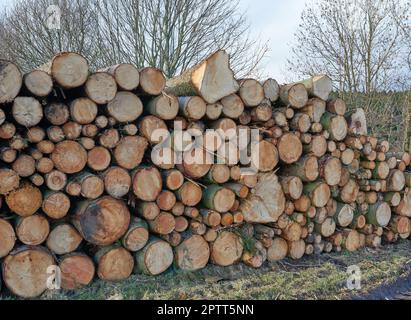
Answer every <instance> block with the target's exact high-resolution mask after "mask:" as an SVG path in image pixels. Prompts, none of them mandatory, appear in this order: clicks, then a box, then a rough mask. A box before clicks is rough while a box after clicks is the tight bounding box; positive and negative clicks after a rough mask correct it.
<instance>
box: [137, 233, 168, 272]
mask: <svg viewBox="0 0 411 320" xmlns="http://www.w3.org/2000/svg"><path fill="white" fill-rule="evenodd" d="M159 257H161V259H159ZM135 260H136V269H137V271H139V272H142V273H144V274H147V275H151V276H155V275H158V274H160V273H163V272H164V271H166V270H167V269H168V268H169V267H170V266H171V265H172V263H173V249H172V247H171V246H170V244H169V243H168V242H166V241H164V240H160V239H157V238H154V237H152V238H150V240H149V242H148V243H147V245H146V246H145V247H144V248H143V249H142V250H140V251H138V252H137V253H136V254H135Z"/></svg>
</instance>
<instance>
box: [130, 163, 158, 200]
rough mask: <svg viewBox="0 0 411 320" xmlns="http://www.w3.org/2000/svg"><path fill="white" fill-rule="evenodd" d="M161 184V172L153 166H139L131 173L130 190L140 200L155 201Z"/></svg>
mask: <svg viewBox="0 0 411 320" xmlns="http://www.w3.org/2000/svg"><path fill="white" fill-rule="evenodd" d="M162 186H163V181H162V178H161V174H160V172H159V171H158V169H157V168H155V167H146V168H145V167H140V168H138V169H136V170H135V171H134V172H133V174H132V190H133V193H134V194H135V195H136V196H137V198H139V199H140V200H143V201H155V200H156V199H157V197H158V195H159V194H160V192H161V190H162Z"/></svg>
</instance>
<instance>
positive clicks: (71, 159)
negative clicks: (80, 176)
mask: <svg viewBox="0 0 411 320" xmlns="http://www.w3.org/2000/svg"><path fill="white" fill-rule="evenodd" d="M51 159H52V160H53V162H54V165H55V167H56V168H57V169H58V170H60V171H61V172H63V173H69V174H71V173H76V172H79V171H81V170H83V168H84V167H85V166H86V163H87V152H86V150H84V148H83V147H82V146H81V145H80V144H79V143H77V142H75V141H63V142H60V143H58V144H57V145H56V147H55V149H54V151H53V153H52V154H51Z"/></svg>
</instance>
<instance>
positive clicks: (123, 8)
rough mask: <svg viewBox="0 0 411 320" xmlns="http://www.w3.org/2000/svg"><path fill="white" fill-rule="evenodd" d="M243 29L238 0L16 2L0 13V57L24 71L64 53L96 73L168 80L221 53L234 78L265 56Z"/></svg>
mask: <svg viewBox="0 0 411 320" xmlns="http://www.w3.org/2000/svg"><path fill="white" fill-rule="evenodd" d="M53 3H56V4H57V5H58V6H59V7H60V9H61V17H62V21H61V29H59V30H50V29H49V28H47V25H46V21H47V15H46V8H47V7H48V6H49V5H51V4H53ZM248 28H249V24H248V22H247V21H246V19H245V16H244V14H242V13H241V12H240V10H239V5H238V0H236V1H231V0H117V1H110V0H73V1H69V0H58V1H57V2H55V1H52V0H26V1H24V2H23V1H21V0H19V1H18V2H17V3H16V4H15V5H14V6H13V8H12V9H11V10H9V11H6V12H4V13H3V15H2V16H0V41H1V42H2V43H3V42H4V43H6V46H5V47H4V48H2V49H1V48H0V54H1V55H3V56H6V57H9V58H11V59H12V60H15V61H17V62H18V63H19V64H20V65H22V67H23V68H24V69H30V68H33V67H35V66H36V65H38V64H41V63H42V62H44V60H46V59H48V58H50V57H51V56H52V55H53V54H54V53H56V52H59V51H63V50H71V51H78V52H80V53H82V54H84V55H85V56H86V57H87V58H88V59H89V60H90V62H91V64H92V66H93V67H94V68H96V69H97V68H101V67H103V66H107V65H112V64H115V63H119V62H131V63H134V64H135V65H137V66H138V67H143V66H146V65H150V66H156V67H159V68H161V69H163V70H164V72H165V73H166V75H167V76H168V77H172V76H173V75H176V74H178V73H180V72H181V71H183V70H185V69H187V68H188V67H190V66H191V65H193V64H194V63H196V62H198V61H199V60H201V59H202V58H204V57H205V56H207V55H208V54H210V53H211V52H212V51H214V50H216V49H218V48H225V49H227V51H228V52H229V53H230V54H231V56H232V64H233V66H234V69H235V71H236V72H237V74H238V76H248V75H250V74H252V73H253V74H254V75H255V74H256V73H257V72H258V66H259V64H260V62H261V60H262V59H263V57H264V56H265V54H266V52H267V45H266V44H260V43H258V42H257V41H256V40H254V39H252V38H251V37H250V36H249V33H248Z"/></svg>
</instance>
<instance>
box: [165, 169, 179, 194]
mask: <svg viewBox="0 0 411 320" xmlns="http://www.w3.org/2000/svg"><path fill="white" fill-rule="evenodd" d="M161 174H162V177H163V181H164V184H165V186H166V187H167V189H169V190H171V191H175V190H177V189H179V188H180V187H181V186H182V185H183V183H184V176H183V174H182V173H181V172H180V171H178V170H176V169H170V170H163V171H161Z"/></svg>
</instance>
